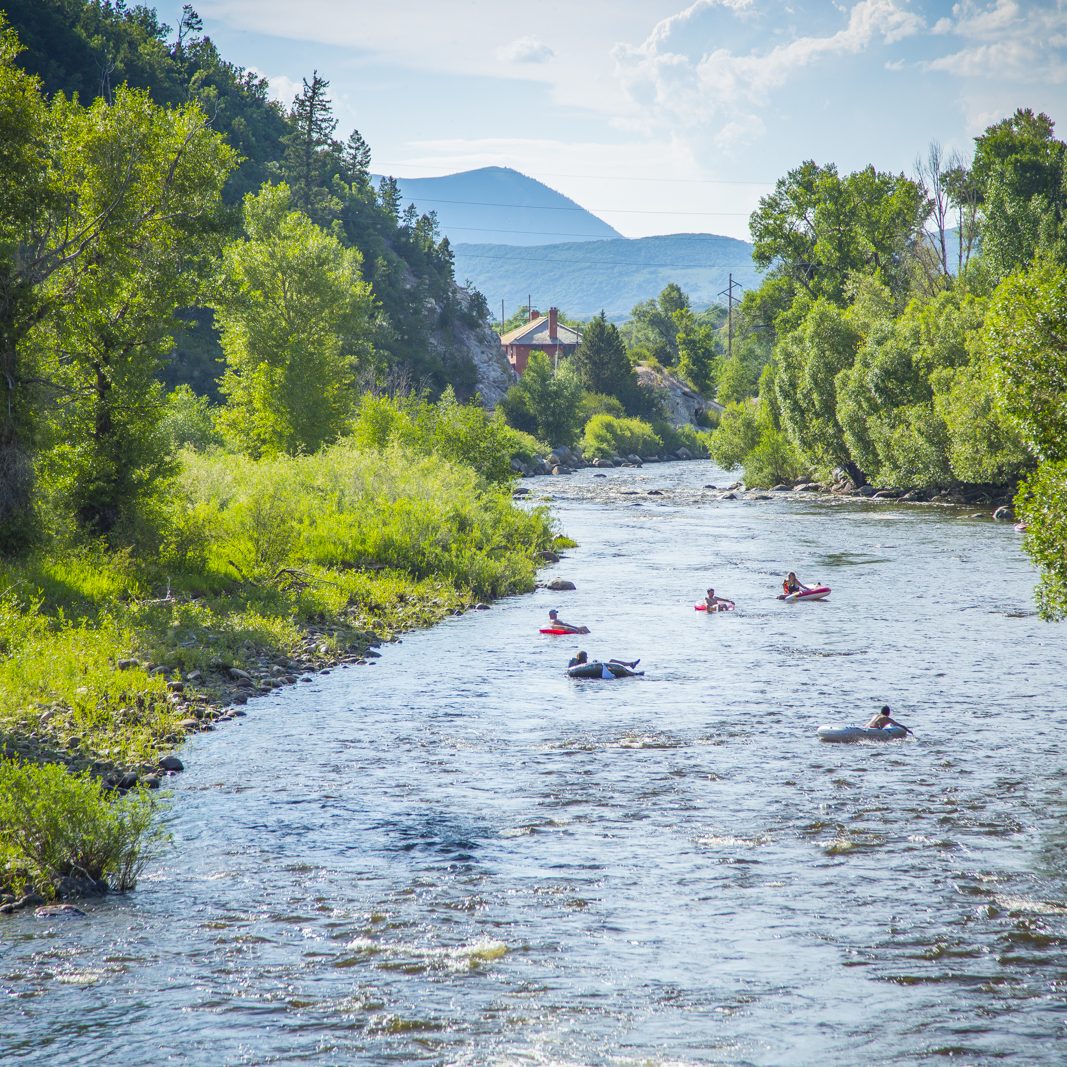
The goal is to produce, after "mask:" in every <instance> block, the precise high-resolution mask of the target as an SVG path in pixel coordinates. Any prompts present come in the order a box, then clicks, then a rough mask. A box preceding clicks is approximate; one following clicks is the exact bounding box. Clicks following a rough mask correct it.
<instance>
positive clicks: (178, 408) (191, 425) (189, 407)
mask: <svg viewBox="0 0 1067 1067" xmlns="http://www.w3.org/2000/svg"><path fill="white" fill-rule="evenodd" d="M215 410H216V409H215V406H214V405H213V404H212V403H211V401H210V400H208V398H207V397H206V396H197V395H196V393H194V392H193V391H192V389H190V388H189V386H187V385H179V386H178V387H177V388H176V389H174V390H172V391H171V392H170V393H168V394H167V398H166V403H165V405H164V408H163V419H162V422H161V423H160V429H161V430H162V432H163V436H164V437H165V438H166V440H167V441H168V442H169V443H170V448H171V451H175V452H176V451H178V450H179V449H182V448H195V449H197V450H198V451H201V452H202V451H203V450H204V449H206V448H217V447H219V446H220V445H221V444H222V434H220V433H219V432H218V430H217V429H216V428H215Z"/></svg>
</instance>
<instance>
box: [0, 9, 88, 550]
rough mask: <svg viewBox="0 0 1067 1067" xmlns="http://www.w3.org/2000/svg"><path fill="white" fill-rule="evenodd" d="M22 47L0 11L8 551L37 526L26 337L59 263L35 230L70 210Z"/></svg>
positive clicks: (0, 336)
mask: <svg viewBox="0 0 1067 1067" xmlns="http://www.w3.org/2000/svg"><path fill="white" fill-rule="evenodd" d="M19 50H20V45H19V43H18V40H17V38H16V37H15V34H14V33H13V32H12V31H11V29H10V28H9V27H8V26H7V24H6V22H5V20H4V18H3V15H2V14H0V145H2V146H3V149H2V150H0V551H11V550H13V549H17V548H19V547H21V546H22V545H23V544H25V542H26V540H27V537H28V535H29V532H30V530H31V528H32V505H33V438H32V431H33V426H34V421H35V418H34V416H35V414H36V406H35V401H36V399H37V397H36V396H35V391H34V389H33V386H32V384H31V383H32V380H33V378H34V377H35V374H34V368H33V366H32V364H31V362H30V360H29V357H28V355H27V353H26V352H25V351H24V350H23V348H22V342H23V339H24V337H25V335H26V333H27V332H28V331H29V330H30V328H31V327H32V326H33V324H34V323H35V322H36V321H37V320H38V319H39V318H40V317H41V316H42V315H43V314H44V313H45V307H44V305H43V302H42V301H41V299H40V295H39V292H38V288H37V287H38V284H39V283H40V282H41V281H42V280H44V279H45V278H47V277H48V275H49V274H50V273H51V271H52V270H54V269H55V265H54V263H53V261H52V260H51V259H50V257H49V247H50V242H49V241H48V240H47V239H46V238H45V237H43V236H38V237H37V238H36V239H33V235H34V234H38V235H40V234H44V233H47V232H48V229H49V221H50V219H51V218H52V217H53V216H58V215H60V214H61V213H62V210H63V204H62V197H61V192H60V188H59V182H58V176H57V175H56V173H55V171H54V170H53V169H52V168H51V165H50V162H51V161H50V158H49V156H50V141H51V132H52V116H51V112H50V111H49V109H48V107H47V106H46V104H45V101H44V98H43V96H42V94H41V91H40V84H39V82H38V81H37V79H36V78H32V77H30V76H29V75H27V74H26V73H25V72H24V71H23V70H22V69H21V68H20V67H19V66H18V65H17V64H16V57H17V56H18V53H19ZM59 251H60V252H61V253H62V251H63V249H62V247H60V248H59ZM71 251H73V248H72V249H71Z"/></svg>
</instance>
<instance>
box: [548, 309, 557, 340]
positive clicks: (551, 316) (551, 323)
mask: <svg viewBox="0 0 1067 1067" xmlns="http://www.w3.org/2000/svg"><path fill="white" fill-rule="evenodd" d="M558 319H559V308H549V309H548V339H549V340H550V341H555V340H556V323H557V320H558Z"/></svg>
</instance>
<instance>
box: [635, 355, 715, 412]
mask: <svg viewBox="0 0 1067 1067" xmlns="http://www.w3.org/2000/svg"><path fill="white" fill-rule="evenodd" d="M637 378H638V381H640V383H641V384H642V385H643V386H645V387H646V388H649V389H659V390H660V391H662V393H663V394H664V396H665V397H666V400H667V413H668V415H669V416H670V419H671V422H673V423H674V425H675V426H684V425H686V424H687V423H688V424H690V425H697V426H699V425H706V424H707V423H706V420H705V419H704V415H705V414H706V413H707V412H709V411H717V412H722V411H723V410H724V408H723V406H722V404H720V403H718V401H715V400H708V399H707V398H706V397H703V396H701V395H700V394H699V393H698V392H696V391H694V390H693V389H691V388H690V387H689V386H688V385H686V383H685V382H683V381H682V380H681V378H676V377H675V376H674V375H673V374H670V373H669V372H667V371H665V370H661V369H658V368H655V367H648V366H645V365H644V364H642V365H641V366H639V367H638V368H637Z"/></svg>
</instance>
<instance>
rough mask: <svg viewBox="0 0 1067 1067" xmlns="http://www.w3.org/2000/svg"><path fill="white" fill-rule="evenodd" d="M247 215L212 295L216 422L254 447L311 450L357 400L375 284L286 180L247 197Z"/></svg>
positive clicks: (244, 446) (340, 424) (242, 445)
mask: <svg viewBox="0 0 1067 1067" xmlns="http://www.w3.org/2000/svg"><path fill="white" fill-rule="evenodd" d="M244 219H245V236H244V237H243V238H241V239H239V240H237V241H235V242H233V243H232V244H231V245H229V246H228V247H227V249H226V251H225V255H224V260H223V271H222V286H221V288H220V291H219V293H218V295H217V296H216V298H215V300H214V308H215V314H216V318H217V321H218V323H219V328H220V330H221V332H222V348H223V352H224V353H225V355H226V373H225V375H224V376H223V379H222V391H223V393H224V394H225V396H226V397H227V400H228V403H227V406H226V409H225V410H224V412H223V413H222V416H221V419H220V426H221V428H222V430H223V432H224V433H225V434H226V435H227V437H228V438H229V440H230V441H231V442H232V443H233V445H234V447H236V448H238V449H239V450H241V451H246V452H249V453H250V454H252V455H276V454H278V453H283V452H284V453H290V454H293V453H297V452H315V451H317V450H318V449H320V448H321V447H322V446H323V445H325V444H328V443H329V442H331V441H333V440H335V439H336V438H337V437H338V436H339V435H340V434H341V432H342V430H343V429H344V428H345V425H346V423H347V420H348V419H349V417H350V416H351V414H352V412H353V411H354V409H355V403H356V390H355V378H356V371H357V367H358V364H359V363H360V361H361V360H364V361H365V360H368V359H369V358H370V356H371V351H372V342H373V310H372V297H371V291H370V286H368V285H367V283H366V282H365V281H363V278H362V275H361V273H360V267H361V257H360V255H359V253H358V252H357V251H356V250H355V249H351V248H345V247H344V246H343V245H342V244H341V243H340V242H339V241H338V240H337V239H336V238H335V237H333V236H331V235H330V234H327V233H325V232H324V231H323V230H321V229H320V228H319V227H317V226H316V225H315V224H314V223H313V222H312V221H311V220H310V219H309V218H308V217H307V216H306V215H304V214H303V213H301V212H298V211H293V210H292V208H291V197H290V191H289V188H288V186H286V185H279V186H265V187H264V188H263V189H262V190H261V192H260V193H258V194H257V195H255V196H249V197H248V198H246V200H245V207H244Z"/></svg>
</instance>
